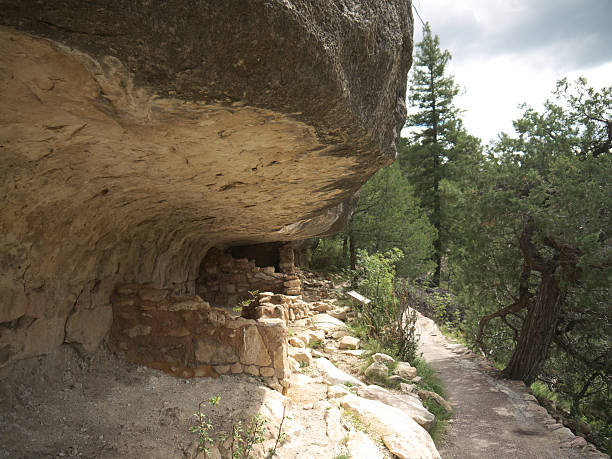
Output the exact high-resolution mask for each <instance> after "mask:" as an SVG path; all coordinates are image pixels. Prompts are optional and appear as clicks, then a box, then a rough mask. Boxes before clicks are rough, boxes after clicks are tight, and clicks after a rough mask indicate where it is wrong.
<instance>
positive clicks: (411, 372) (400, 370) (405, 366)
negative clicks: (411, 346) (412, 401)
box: [393, 362, 417, 381]
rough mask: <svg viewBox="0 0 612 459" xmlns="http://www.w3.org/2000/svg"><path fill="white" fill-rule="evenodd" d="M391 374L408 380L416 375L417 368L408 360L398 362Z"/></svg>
mask: <svg viewBox="0 0 612 459" xmlns="http://www.w3.org/2000/svg"><path fill="white" fill-rule="evenodd" d="M393 374H394V375H397V376H400V377H402V378H404V379H406V380H408V381H410V380H411V379H412V378H414V377H415V376H416V375H417V369H416V368H414V367H413V366H411V365H410V364H409V363H408V362H399V363H398V364H397V367H395V370H393Z"/></svg>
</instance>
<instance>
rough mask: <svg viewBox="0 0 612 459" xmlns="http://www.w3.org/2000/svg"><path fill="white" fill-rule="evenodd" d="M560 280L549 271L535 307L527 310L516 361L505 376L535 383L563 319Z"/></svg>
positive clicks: (543, 276)
mask: <svg viewBox="0 0 612 459" xmlns="http://www.w3.org/2000/svg"><path fill="white" fill-rule="evenodd" d="M560 297H561V291H560V287H559V279H558V278H557V277H556V276H555V275H554V272H550V271H545V272H543V273H542V279H541V281H540V285H539V286H538V291H537V295H536V299H535V302H534V304H532V305H531V306H530V307H529V309H528V311H527V318H526V319H525V322H524V323H523V328H522V329H521V335H520V337H519V340H518V343H517V345H516V348H515V349H514V353H513V354H512V358H511V359H510V362H509V363H508V366H507V367H506V368H505V369H504V376H506V377H507V378H509V379H517V380H522V381H524V382H525V383H526V384H528V385H529V384H531V383H532V382H533V381H534V380H535V378H536V377H537V376H538V373H539V371H540V368H541V366H542V364H543V363H544V362H545V361H546V359H547V358H548V353H549V349H550V344H551V342H552V340H553V337H554V334H555V329H556V326H557V322H558V320H559V315H560V310H561V304H560V301H559V300H560Z"/></svg>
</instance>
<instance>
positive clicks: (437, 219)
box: [431, 151, 442, 287]
mask: <svg viewBox="0 0 612 459" xmlns="http://www.w3.org/2000/svg"><path fill="white" fill-rule="evenodd" d="M439 169H440V158H439V157H438V152H437V151H436V154H435V155H434V183H433V192H434V210H433V215H432V217H433V218H432V220H433V222H432V224H433V226H434V228H436V231H437V232H438V234H437V236H436V239H435V241H434V242H433V246H434V261H435V262H436V271H435V272H434V275H433V279H432V280H431V286H432V287H439V286H440V278H441V275H442V215H441V213H442V202H441V199H440V178H439V174H440V171H439Z"/></svg>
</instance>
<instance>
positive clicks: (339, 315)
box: [327, 308, 346, 320]
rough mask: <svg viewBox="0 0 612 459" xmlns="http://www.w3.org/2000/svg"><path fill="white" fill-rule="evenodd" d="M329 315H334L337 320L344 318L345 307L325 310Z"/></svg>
mask: <svg viewBox="0 0 612 459" xmlns="http://www.w3.org/2000/svg"><path fill="white" fill-rule="evenodd" d="M327 313H328V314H329V315H330V316H332V317H335V318H336V319H338V320H346V309H344V308H341V309H332V310H331V311H328V312H327Z"/></svg>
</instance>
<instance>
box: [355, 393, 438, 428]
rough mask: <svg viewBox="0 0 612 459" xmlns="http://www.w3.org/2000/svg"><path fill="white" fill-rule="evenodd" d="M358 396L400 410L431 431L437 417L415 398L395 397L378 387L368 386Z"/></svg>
mask: <svg viewBox="0 0 612 459" xmlns="http://www.w3.org/2000/svg"><path fill="white" fill-rule="evenodd" d="M357 394H359V396H360V397H363V398H368V399H370V400H378V401H379V402H383V403H385V404H387V405H389V406H393V407H395V408H399V409H400V410H402V411H403V412H404V413H406V414H407V415H408V416H410V417H411V418H412V419H414V420H415V421H416V422H417V423H418V424H419V425H420V426H422V427H425V428H426V429H429V427H430V426H431V423H432V422H434V420H435V419H436V417H435V416H434V415H433V414H431V413H430V412H429V411H428V410H427V408H425V407H424V406H423V404H422V403H420V401H418V399H417V400H415V399H414V398H413V397H409V396H406V397H404V398H401V397H399V396H397V395H393V394H392V393H391V392H389V391H388V390H386V389H384V388H382V387H380V386H376V385H371V386H366V387H360V388H358V389H357Z"/></svg>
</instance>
